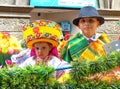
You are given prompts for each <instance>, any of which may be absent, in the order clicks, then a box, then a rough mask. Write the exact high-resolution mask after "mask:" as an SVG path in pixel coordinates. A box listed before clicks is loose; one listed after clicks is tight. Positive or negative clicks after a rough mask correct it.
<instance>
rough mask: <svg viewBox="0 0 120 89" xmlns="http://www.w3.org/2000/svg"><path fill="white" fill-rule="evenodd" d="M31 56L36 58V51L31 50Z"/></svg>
mask: <svg viewBox="0 0 120 89" xmlns="http://www.w3.org/2000/svg"><path fill="white" fill-rule="evenodd" d="M30 56H36V53H35V49H34V48H33V49H31V52H30Z"/></svg>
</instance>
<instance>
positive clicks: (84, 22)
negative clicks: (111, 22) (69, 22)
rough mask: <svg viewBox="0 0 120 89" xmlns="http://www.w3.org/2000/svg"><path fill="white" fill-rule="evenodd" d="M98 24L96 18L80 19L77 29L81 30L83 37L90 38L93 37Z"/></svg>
mask: <svg viewBox="0 0 120 89" xmlns="http://www.w3.org/2000/svg"><path fill="white" fill-rule="evenodd" d="M99 24H100V23H99V21H98V20H97V18H82V19H80V20H79V23H78V27H79V28H80V29H81V31H82V33H83V35H85V36H86V37H88V38H90V37H92V36H93V35H95V33H96V29H97V27H98V26H99Z"/></svg>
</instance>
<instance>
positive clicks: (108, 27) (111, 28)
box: [97, 20, 120, 41]
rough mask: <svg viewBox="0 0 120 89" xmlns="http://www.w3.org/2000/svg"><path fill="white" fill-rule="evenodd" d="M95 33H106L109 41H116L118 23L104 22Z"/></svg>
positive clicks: (118, 29) (119, 33) (119, 34)
mask: <svg viewBox="0 0 120 89" xmlns="http://www.w3.org/2000/svg"><path fill="white" fill-rule="evenodd" d="M97 32H99V33H102V32H104V33H106V34H107V35H108V37H109V38H110V40H111V41H114V40H117V39H118V37H119V36H120V26H119V25H118V21H112V20H111V21H110V20H109V21H105V23H104V24H103V25H102V26H101V27H99V28H98V30H97Z"/></svg>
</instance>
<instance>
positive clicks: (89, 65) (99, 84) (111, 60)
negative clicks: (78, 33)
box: [66, 52, 120, 89]
mask: <svg viewBox="0 0 120 89" xmlns="http://www.w3.org/2000/svg"><path fill="white" fill-rule="evenodd" d="M72 65H73V71H71V78H70V79H69V80H68V81H67V83H66V84H68V85H71V86H74V87H75V88H80V89H108V88H109V87H110V89H117V88H120V80H116V81H113V82H110V83H107V81H102V80H101V81H100V80H99V81H98V80H97V81H96V80H90V79H85V77H88V76H89V75H91V74H92V75H93V74H94V75H95V74H98V73H104V72H109V71H111V70H113V69H114V68H115V67H117V66H120V52H112V53H110V54H107V56H106V57H105V56H101V57H99V58H98V59H97V61H79V62H73V63H72ZM112 87H114V88H112Z"/></svg>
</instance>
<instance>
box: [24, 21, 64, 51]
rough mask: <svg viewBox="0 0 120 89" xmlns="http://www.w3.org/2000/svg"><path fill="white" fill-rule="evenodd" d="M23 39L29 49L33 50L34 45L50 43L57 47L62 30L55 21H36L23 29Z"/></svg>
mask: <svg viewBox="0 0 120 89" xmlns="http://www.w3.org/2000/svg"><path fill="white" fill-rule="evenodd" d="M22 31H23V39H25V42H26V45H27V47H28V48H30V49H32V48H33V45H34V43H37V42H48V43H51V44H52V45H53V47H57V46H58V44H59V42H60V40H61V38H63V35H62V28H61V27H60V25H59V24H58V23H56V22H54V21H50V20H44V19H42V20H36V21H33V22H29V23H27V24H26V25H25V26H24V27H23V29H22Z"/></svg>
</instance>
